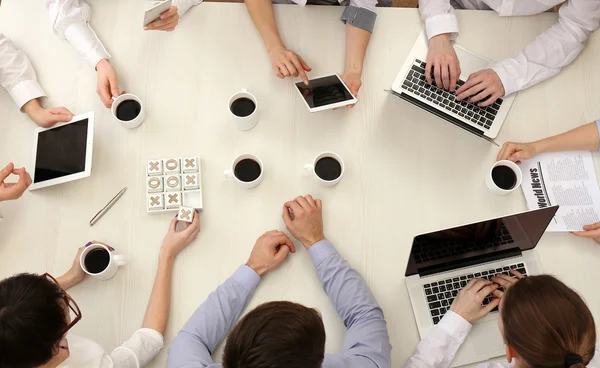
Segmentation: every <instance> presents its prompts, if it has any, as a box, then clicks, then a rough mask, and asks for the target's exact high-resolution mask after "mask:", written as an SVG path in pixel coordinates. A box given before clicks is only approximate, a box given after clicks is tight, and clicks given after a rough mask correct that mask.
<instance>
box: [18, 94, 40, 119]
mask: <svg viewBox="0 0 600 368" xmlns="http://www.w3.org/2000/svg"><path fill="white" fill-rule="evenodd" d="M40 109H43V107H42V104H41V103H40V99H39V98H34V99H33V100H29V101H27V103H25V105H23V112H24V113H26V114H27V115H28V116H29V117H31V115H32V114H34V113H35V112H36V111H39V110H40Z"/></svg>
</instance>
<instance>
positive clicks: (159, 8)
mask: <svg viewBox="0 0 600 368" xmlns="http://www.w3.org/2000/svg"><path fill="white" fill-rule="evenodd" d="M172 3H173V2H172V0H167V1H163V2H160V3H158V4H156V5H154V6H153V7H151V8H150V9H147V10H146V14H144V27H145V26H147V25H148V24H150V23H152V22H154V21H155V20H157V19H158V18H160V15H161V14H162V13H164V12H166V11H167V10H169V9H171V5H172Z"/></svg>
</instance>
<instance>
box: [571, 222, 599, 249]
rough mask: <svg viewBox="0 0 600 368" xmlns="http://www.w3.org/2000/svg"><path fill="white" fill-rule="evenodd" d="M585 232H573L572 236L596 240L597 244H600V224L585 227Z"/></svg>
mask: <svg viewBox="0 0 600 368" xmlns="http://www.w3.org/2000/svg"><path fill="white" fill-rule="evenodd" d="M583 230H584V231H572V232H571V234H573V235H575V236H579V237H581V238H588V239H594V241H595V242H596V243H598V244H600V222H596V223H595V224H591V225H585V226H584V227H583Z"/></svg>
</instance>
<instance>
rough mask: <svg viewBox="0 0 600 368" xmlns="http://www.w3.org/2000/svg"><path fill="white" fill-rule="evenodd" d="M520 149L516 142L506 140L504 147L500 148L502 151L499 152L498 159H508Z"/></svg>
mask: <svg viewBox="0 0 600 368" xmlns="http://www.w3.org/2000/svg"><path fill="white" fill-rule="evenodd" d="M518 149H519V145H518V144H516V143H512V142H506V143H504V144H503V145H502V148H501V149H500V152H498V156H497V157H496V159H497V160H498V161H501V160H508V158H509V157H510V156H512V155H513V154H514V153H515V152H517V151H518Z"/></svg>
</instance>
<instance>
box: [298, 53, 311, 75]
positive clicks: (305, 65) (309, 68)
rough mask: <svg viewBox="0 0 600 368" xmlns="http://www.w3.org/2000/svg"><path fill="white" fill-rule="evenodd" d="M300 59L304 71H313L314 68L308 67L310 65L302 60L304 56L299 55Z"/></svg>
mask: <svg viewBox="0 0 600 368" xmlns="http://www.w3.org/2000/svg"><path fill="white" fill-rule="evenodd" d="M298 59H300V63H301V64H302V68H303V69H304V70H306V71H307V72H310V71H311V70H312V68H311V67H310V66H308V64H307V63H306V61H304V59H303V58H302V56H300V55H298Z"/></svg>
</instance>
